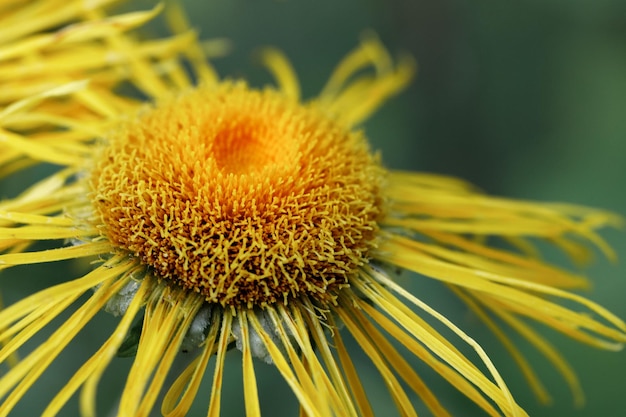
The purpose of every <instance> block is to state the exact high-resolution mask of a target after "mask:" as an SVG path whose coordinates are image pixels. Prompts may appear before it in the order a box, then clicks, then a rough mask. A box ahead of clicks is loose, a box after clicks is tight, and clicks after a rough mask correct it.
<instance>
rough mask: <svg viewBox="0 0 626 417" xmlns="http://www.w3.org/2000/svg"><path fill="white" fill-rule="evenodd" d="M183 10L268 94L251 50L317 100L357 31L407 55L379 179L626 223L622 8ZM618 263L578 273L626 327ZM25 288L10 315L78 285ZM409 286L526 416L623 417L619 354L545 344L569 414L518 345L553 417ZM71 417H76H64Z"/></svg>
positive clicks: (288, 403) (286, 6)
mask: <svg viewBox="0 0 626 417" xmlns="http://www.w3.org/2000/svg"><path fill="white" fill-rule="evenodd" d="M183 3H184V4H185V5H186V7H187V8H188V10H189V12H190V18H191V20H192V22H193V24H194V25H196V26H197V27H198V28H199V29H200V32H201V36H202V37H203V38H213V37H226V38H230V39H231V40H232V41H233V45H234V49H233V51H232V52H231V54H230V55H229V56H228V57H225V58H222V59H220V60H218V61H216V62H215V65H216V67H217V68H218V70H219V71H220V73H221V74H223V75H228V76H231V77H246V78H247V79H249V80H251V83H253V84H255V85H263V84H265V83H269V82H270V81H271V79H270V78H269V76H268V75H267V73H266V72H265V71H264V70H263V69H262V68H261V67H259V65H258V63H256V62H255V60H254V52H255V50H257V48H258V47H259V46H263V45H274V46H278V47H279V48H281V49H282V50H284V51H285V52H286V53H287V54H288V56H289V57H290V58H291V59H292V62H293V64H294V67H295V68H296V69H297V71H298V73H299V76H300V79H301V81H302V84H303V91H304V94H305V95H307V96H313V95H315V93H316V92H317V91H319V89H320V88H321V86H322V85H323V83H324V82H325V80H326V79H327V77H328V75H329V73H330V72H331V70H332V68H333V67H334V65H335V64H336V63H337V62H338V61H339V60H340V59H341V58H342V57H343V56H344V55H345V54H346V53H347V52H348V51H350V50H351V49H352V48H353V47H355V45H356V44H357V42H358V39H359V35H360V34H361V33H362V32H363V31H364V30H367V29H373V30H374V31H376V32H377V33H378V34H379V36H380V37H381V39H382V40H383V42H384V43H385V44H386V45H387V46H388V47H389V49H390V50H391V51H392V52H393V53H410V54H412V55H413V56H415V57H416V59H417V61H418V63H419V75H418V78H417V79H416V80H415V82H414V83H413V84H412V86H411V87H410V88H409V89H408V90H407V91H406V92H405V93H403V94H402V95H400V96H399V97H397V98H395V99H393V100H392V101H391V102H390V103H389V104H388V105H387V106H385V108H383V109H382V110H380V111H379V112H378V113H377V114H376V115H375V116H374V117H373V118H372V119H371V120H369V121H368V122H367V123H365V125H364V129H365V131H366V132H367V135H368V136H369V138H370V139H371V142H372V144H373V146H374V147H375V148H377V149H380V150H381V151H382V154H383V159H384V162H385V164H386V165H387V166H388V167H389V168H393V169H411V170H420V171H429V172H436V173H442V174H450V175H455V176H459V177H462V178H465V179H467V180H469V181H472V182H474V183H475V184H477V185H478V186H480V187H481V188H482V189H484V190H486V191H488V192H489V193H493V194H498V195H503V196H508V197H515V198H523V199H536V200H545V201H554V200H558V201H569V202H575V203H581V204H586V205H593V206H598V207H603V208H607V209H611V210H613V211H616V212H618V213H621V214H626V193H625V192H624V190H625V188H624V183H625V180H626V2H624V1H623V0H598V1H593V2H592V1H586V0H570V1H564V0H543V1H541V0H526V1H521V2H497V1H486V0H476V1H462V0H317V1H305V0H283V1H270V0H183ZM152 5H153V2H151V1H148V0H138V1H135V2H131V7H132V8H135V9H141V8H145V7H150V6H152ZM151 30H153V31H157V32H158V31H160V30H162V27H161V26H159V25H158V24H156V25H154V26H152V28H151ZM12 186H14V184H10V185H9V187H12ZM1 191H2V189H0V192H1ZM604 236H606V238H607V239H608V241H609V242H610V243H612V244H613V245H614V247H615V249H616V251H617V253H618V254H620V255H621V257H622V258H625V259H626V235H625V234H624V233H623V231H612V230H609V231H607V232H606V233H605V234H604ZM624 262H626V261H624V259H622V262H621V263H619V264H617V265H613V264H611V263H610V262H608V261H606V260H604V259H599V262H597V263H596V264H594V265H593V266H591V267H590V268H589V269H588V270H587V271H585V273H586V274H588V275H589V276H592V277H593V282H594V290H593V292H592V293H590V294H589V297H590V298H592V299H593V300H596V301H599V302H600V303H602V304H603V305H605V306H606V307H608V308H609V309H611V310H612V311H614V312H615V313H616V314H617V315H618V316H620V317H622V318H626V277H625V276H624V275H625V272H626V267H625V266H624ZM68 268H69V269H68ZM21 274H22V275H20V273H11V274H7V277H11V279H8V278H7V279H6V280H5V279H3V281H2V284H1V285H2V291H3V293H5V294H6V295H5V298H7V299H8V301H14V300H16V299H18V298H20V297H21V296H22V295H23V294H24V293H27V292H30V291H32V290H34V289H35V288H39V287H41V286H44V285H49V283H50V282H52V281H55V280H56V281H59V280H62V279H65V278H67V277H68V276H69V275H71V276H74V274H75V272H74V271H72V270H71V267H67V268H66V269H59V268H56V269H55V268H50V267H48V266H41V267H36V268H29V269H28V270H27V271H26V272H21ZM24 274H28V275H27V276H25V275H24ZM42 276H45V277H46V279H47V281H46V282H45V283H42V281H41V280H39V277H42ZM3 278H5V277H3ZM20 278H21V279H20ZM404 279H405V283H407V284H408V285H413V288H414V290H415V291H416V292H418V294H419V296H420V297H422V298H423V299H424V300H426V301H428V302H429V303H430V304H431V305H433V306H436V307H437V308H440V309H441V310H443V311H445V312H446V313H447V314H449V316H450V317H451V318H453V319H454V321H455V322H456V323H458V324H459V326H461V327H462V328H463V329H464V330H465V331H466V332H468V333H469V334H471V335H472V336H473V337H475V338H476V339H477V340H478V341H479V342H480V343H481V344H482V345H483V346H484V347H485V349H486V350H487V351H488V352H489V353H490V354H491V355H492V358H493V361H494V362H495V363H496V365H497V366H498V367H499V369H500V370H501V371H502V373H503V375H504V377H505V378H506V379H507V381H508V383H509V386H510V388H511V389H512V391H513V394H514V395H515V397H516V399H517V400H518V402H520V403H521V404H522V405H523V406H524V407H525V408H526V409H527V410H528V412H529V414H530V415H531V416H577V417H582V416H602V417H623V416H626V352H622V353H608V352H603V351H598V350H594V349H592V348H588V347H586V346H582V345H579V344H577V343H574V342H571V341H569V340H567V339H566V338H565V337H563V336H560V335H555V334H554V333H553V332H550V331H546V332H544V334H545V335H546V336H547V337H549V339H550V340H551V341H552V342H553V343H555V344H556V345H557V346H559V347H560V348H561V350H562V351H563V353H564V355H565V356H566V358H567V359H568V360H569V361H570V362H571V363H573V364H574V365H575V367H576V369H577V370H578V372H579V376H580V378H581V380H582V384H583V387H584V388H585V391H586V394H587V403H586V406H585V407H584V408H580V409H579V408H575V407H574V406H573V404H572V399H571V396H570V395H569V393H568V392H567V389H566V387H565V386H564V384H563V382H562V380H561V378H560V377H559V376H558V375H557V374H556V372H554V371H553V370H552V368H551V367H550V366H549V364H548V363H547V362H546V361H545V360H544V359H543V358H541V357H539V356H538V355H536V354H535V353H534V352H533V351H532V349H531V348H530V347H529V346H528V345H526V344H524V343H523V342H521V341H520V347H521V348H522V349H523V350H524V352H528V355H529V357H530V358H531V360H532V361H533V363H535V364H536V365H537V368H538V369H539V374H540V375H541V376H542V377H543V378H544V380H545V381H546V385H547V386H548V387H549V389H550V391H551V393H552V394H553V396H554V400H555V401H554V404H552V405H551V406H548V407H545V406H541V405H539V404H538V402H537V401H536V400H535V398H534V397H533V395H532V393H531V391H530V390H529V388H528V387H527V386H526V385H525V382H524V380H523V379H522V377H521V376H520V375H519V372H518V370H517V368H516V367H515V365H514V364H513V363H512V362H511V360H510V359H509V357H508V356H507V355H506V354H505V352H504V351H503V349H502V348H501V347H500V346H499V345H498V343H497V342H496V341H495V339H494V338H493V336H492V335H491V334H490V333H489V332H488V330H486V329H485V327H484V326H483V325H482V324H481V323H480V322H478V321H477V320H476V319H475V318H473V317H472V316H471V314H469V313H468V312H467V311H466V309H465V308H464V307H463V305H461V304H460V303H459V302H458V301H456V300H455V299H454V298H453V297H451V296H450V294H449V293H448V292H447V291H446V290H445V289H443V288H440V287H438V286H437V285H434V284H432V283H429V282H427V280H421V281H420V279H419V278H417V277H411V276H407V277H405V278H404ZM422 281H426V282H422ZM413 282H417V283H416V284H412V283H413ZM113 322H114V319H113V318H110V317H107V316H103V317H99V318H98V320H97V321H96V323H95V325H94V326H92V327H90V328H89V329H88V330H87V331H85V332H83V333H81V339H80V343H79V344H75V345H72V348H71V349H70V350H69V351H68V352H67V353H66V354H64V355H63V356H62V358H61V360H60V361H59V363H57V364H56V365H55V367H54V368H53V369H52V371H51V372H48V373H46V374H44V377H43V378H42V381H41V382H40V383H38V384H37V385H36V389H37V392H36V393H35V395H31V396H30V398H33V401H32V402H31V403H27V404H24V405H22V406H20V408H18V409H16V414H15V415H17V416H19V415H36V411H34V410H38V409H39V408H38V407H37V403H38V402H39V401H45V399H46V398H49V397H50V395H49V394H48V393H49V392H51V391H52V390H54V389H58V387H60V386H61V384H62V383H63V381H65V380H67V378H68V374H70V373H71V371H72V370H73V369H75V368H74V366H73V365H71V364H73V363H75V362H76V361H77V360H78V359H79V358H87V357H88V356H89V354H90V352H93V350H94V348H95V347H96V346H98V343H101V341H102V340H104V338H105V336H106V333H107V330H106V329H108V328H110V326H111V325H112V323H113ZM515 340H517V339H515ZM354 351H355V361H357V362H358V363H359V366H360V370H361V371H362V372H363V373H362V375H363V379H364V381H365V384H366V387H367V389H368V393H369V395H370V397H371V399H372V401H373V402H374V406H375V409H376V411H378V412H379V413H380V415H384V416H393V415H396V414H395V413H396V411H395V408H394V407H393V403H392V401H391V400H390V398H389V397H388V395H387V394H386V393H385V388H384V385H383V384H382V383H381V382H380V380H379V379H378V375H377V374H376V373H375V370H374V369H373V367H372V366H371V364H369V363H368V360H367V358H366V357H365V356H364V355H362V354H361V353H359V352H358V351H357V350H356V349H355V350H354ZM128 363H129V362H128V360H119V361H118V362H117V365H116V366H117V368H116V369H114V370H113V371H112V372H110V373H108V374H107V375H106V377H105V379H104V381H103V387H102V391H103V392H102V396H101V397H100V398H101V402H100V404H99V406H100V408H101V409H103V410H106V409H108V408H110V406H111V405H112V404H113V403H114V402H115V398H116V396H117V393H118V392H119V389H120V384H121V381H122V380H121V379H120V378H121V377H122V375H123V373H124V370H125V369H126V368H127V366H128ZM227 366H228V368H227V370H228V372H227V376H226V382H225V387H224V391H223V408H224V410H225V411H224V415H228V416H239V415H243V412H244V410H243V401H242V397H241V383H240V380H239V378H240V375H239V374H240V370H239V368H240V361H239V357H238V353H237V352H233V354H232V355H231V357H230V358H229V360H228V363H227ZM416 367H418V369H419V370H420V371H423V372H424V373H425V375H426V376H427V377H428V378H430V377H429V374H428V370H426V369H425V368H423V367H421V366H420V365H419V364H416ZM257 369H258V370H259V386H260V391H261V395H262V397H263V402H262V406H263V411H264V414H265V415H271V416H295V415H297V409H296V405H295V402H294V400H293V399H292V398H291V396H290V394H289V391H288V388H287V387H286V385H285V384H284V383H283V382H282V381H281V380H280V377H279V376H278V375H277V373H276V372H275V370H273V369H272V368H271V367H269V366H266V365H264V364H259V366H258V368H257ZM209 375H210V374H209ZM206 379H207V380H210V378H206ZM207 382H208V381H207ZM432 385H433V387H434V389H435V390H436V392H437V393H439V394H440V396H441V399H442V402H443V403H444V404H445V405H446V406H448V407H449V408H450V410H451V411H453V412H454V414H455V415H458V416H474V415H482V414H481V413H479V412H476V410H475V409H474V408H473V407H472V406H471V405H469V404H468V402H467V400H465V399H464V398H463V397H462V396H461V395H459V394H458V393H456V392H454V390H453V389H451V388H449V387H447V386H446V385H445V384H443V383H441V382H440V381H439V380H437V378H436V377H433V378H432ZM202 390H204V392H205V393H206V394H201V395H200V396H199V398H198V401H197V407H194V409H193V413H192V415H193V416H195V415H198V416H200V415H204V414H205V413H206V411H205V410H206V403H207V401H208V396H209V392H210V387H209V385H208V384H205V386H204V387H202V388H201V392H202ZM417 401H418V400H416V402H417ZM419 410H420V409H419V408H418V411H419ZM75 414H76V406H75V404H74V405H73V406H72V407H68V408H66V409H65V410H64V414H63V415H67V416H73V415H75ZM103 415H106V413H104V414H103ZM420 415H428V414H427V413H426V412H424V413H422V414H420Z"/></svg>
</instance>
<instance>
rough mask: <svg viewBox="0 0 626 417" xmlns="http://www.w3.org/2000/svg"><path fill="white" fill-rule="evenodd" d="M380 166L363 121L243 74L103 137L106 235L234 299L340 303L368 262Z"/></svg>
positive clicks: (181, 278)
mask: <svg viewBox="0 0 626 417" xmlns="http://www.w3.org/2000/svg"><path fill="white" fill-rule="evenodd" d="M382 172H383V171H382V169H381V168H380V166H379V163H378V161H377V158H376V157H375V156H373V155H372V154H371V153H370V151H369V148H368V146H367V144H366V141H365V139H364V138H363V136H362V135H361V134H360V133H356V132H351V131H349V130H348V129H346V128H344V127H342V126H339V125H338V124H336V123H334V122H333V121H332V120H331V119H330V118H328V117H327V116H325V115H324V114H323V112H322V111H321V110H320V109H317V108H315V107H313V106H305V105H301V104H298V103H295V102H293V101H291V100H289V99H287V98H286V97H284V96H283V95H281V94H280V93H278V92H276V91H272V90H265V91H256V90H251V89H249V88H248V87H247V86H246V85H244V84H242V83H223V84H221V85H218V86H212V87H199V88H198V89H196V90H193V91H191V92H188V93H185V94H183V95H180V96H177V97H173V98H168V99H163V100H161V101H159V102H157V103H156V105H155V106H154V107H152V108H149V109H146V110H144V111H142V112H140V114H139V115H138V116H137V117H136V118H135V119H134V120H131V121H128V122H125V123H123V124H122V126H120V128H119V129H118V130H116V131H115V132H113V133H112V134H110V135H109V137H107V138H106V143H104V145H103V147H102V149H101V152H99V154H98V155H97V156H96V158H95V163H94V168H93V171H92V172H91V176H90V179H89V182H90V186H91V190H92V201H93V205H94V208H95V211H96V214H97V215H98V219H99V222H100V223H99V224H100V226H101V228H102V234H103V236H104V237H106V238H107V239H108V240H109V241H111V242H112V244H114V245H115V246H116V247H118V248H120V249H123V250H126V251H129V252H131V253H132V254H134V255H135V256H137V257H138V258H139V259H140V260H141V262H143V263H144V264H146V265H148V266H150V267H151V269H152V270H153V271H154V273H155V274H156V275H157V276H159V277H160V278H162V279H167V280H170V281H171V282H173V283H175V284H177V285H180V286H183V287H185V288H188V289H190V290H193V291H195V292H198V293H200V294H202V295H203V296H204V297H205V298H206V300H207V301H208V302H211V303H220V304H222V305H224V306H227V305H231V306H240V305H243V306H247V307H253V306H261V307H262V306H266V305H268V304H272V303H275V302H279V301H280V302H287V301H288V300H289V299H292V298H297V297H301V296H309V297H311V298H313V299H316V300H319V301H322V302H332V300H333V299H334V297H335V296H336V291H337V290H338V289H340V288H341V287H343V286H345V285H347V284H348V279H349V277H350V276H351V275H353V274H355V273H357V269H358V267H359V266H360V265H362V264H363V263H364V262H367V259H368V252H369V251H370V250H371V249H372V247H373V246H374V245H375V243H376V242H375V238H376V232H377V227H378V226H377V221H378V220H379V219H380V216H381V205H382V203H381V201H382V200H381V198H380V191H379V190H380V182H381V180H382Z"/></svg>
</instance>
